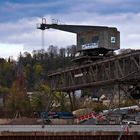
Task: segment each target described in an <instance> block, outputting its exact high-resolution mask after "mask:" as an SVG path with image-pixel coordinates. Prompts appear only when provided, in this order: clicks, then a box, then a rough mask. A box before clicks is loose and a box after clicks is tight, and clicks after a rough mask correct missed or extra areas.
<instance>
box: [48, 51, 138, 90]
mask: <svg viewBox="0 0 140 140" xmlns="http://www.w3.org/2000/svg"><path fill="white" fill-rule="evenodd" d="M139 70H140V50H137V51H133V52H131V53H126V54H120V55H116V56H112V57H108V58H105V59H101V60H98V61H95V62H93V63H90V64H85V65H80V66H73V67H70V68H66V69H62V70H59V71H56V72H54V73H50V74H49V78H50V84H51V88H52V90H57V91H65V92H70V91H75V90H79V89H86V88H93V87H98V86H106V85H114V84H117V83H118V82H121V83H123V82H127V83H129V82H130V83H131V84H136V83H137V82H139V81H140V71H139Z"/></svg>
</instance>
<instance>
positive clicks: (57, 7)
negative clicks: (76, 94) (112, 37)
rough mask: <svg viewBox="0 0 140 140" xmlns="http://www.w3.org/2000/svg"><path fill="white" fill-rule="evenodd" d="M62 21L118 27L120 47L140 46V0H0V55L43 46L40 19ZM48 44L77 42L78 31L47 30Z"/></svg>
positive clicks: (29, 50)
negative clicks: (39, 25) (39, 28)
mask: <svg viewBox="0 0 140 140" xmlns="http://www.w3.org/2000/svg"><path fill="white" fill-rule="evenodd" d="M42 18H46V20H47V23H50V24H51V23H52V21H53V19H55V20H57V21H58V23H60V24H77V25H79V24H80V25H93V26H94V25H95V26H111V27H117V28H118V30H119V31H120V37H121V42H120V43H121V48H122V49H123V48H131V49H140V0H0V57H4V58H8V57H9V56H10V57H13V58H16V57H17V56H18V55H19V53H20V52H26V51H28V52H32V51H33V50H39V49H41V48H42V43H41V35H42V31H41V30H38V29H37V24H38V23H41V19H42ZM44 37H45V50H47V48H48V46H49V45H57V46H58V47H67V46H69V45H73V44H76V35H75V34H72V33H68V32H63V31H59V30H53V29H49V30H45V36H44Z"/></svg>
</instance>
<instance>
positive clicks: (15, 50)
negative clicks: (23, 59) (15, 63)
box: [0, 43, 23, 59]
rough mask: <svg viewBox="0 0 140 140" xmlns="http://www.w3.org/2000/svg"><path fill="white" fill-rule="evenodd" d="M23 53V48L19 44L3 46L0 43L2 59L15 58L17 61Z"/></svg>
mask: <svg viewBox="0 0 140 140" xmlns="http://www.w3.org/2000/svg"><path fill="white" fill-rule="evenodd" d="M20 52H23V46H22V45H20V44H18V45H15V44H2V43H0V57H1V58H8V57H13V58H14V59H17V56H18V55H19V54H20Z"/></svg>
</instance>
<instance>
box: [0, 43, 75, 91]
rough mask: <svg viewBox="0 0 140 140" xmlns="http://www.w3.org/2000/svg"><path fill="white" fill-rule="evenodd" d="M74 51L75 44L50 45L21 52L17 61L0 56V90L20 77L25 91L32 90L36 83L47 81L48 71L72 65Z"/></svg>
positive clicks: (36, 85)
mask: <svg viewBox="0 0 140 140" xmlns="http://www.w3.org/2000/svg"><path fill="white" fill-rule="evenodd" d="M75 53H76V47H75V45H72V46H69V47H67V48H60V49H59V48H58V47H56V46H53V45H51V46H49V48H48V50H47V51H44V50H34V51H33V52H32V53H29V52H24V53H21V54H20V55H19V57H18V60H17V61H14V60H12V59H10V58H9V59H8V60H5V59H3V58H1V59H0V90H4V89H5V88H10V87H11V86H12V84H13V82H14V81H16V80H19V79H20V80H21V79H22V80H23V81H24V84H25V87H26V89H27V91H34V90H36V89H37V88H38V85H40V84H42V83H47V82H48V78H47V74H48V72H50V71H54V70H56V69H58V68H64V67H68V66H71V65H73V63H72V62H71V59H72V58H73V57H74V55H75ZM0 92H1V91H0Z"/></svg>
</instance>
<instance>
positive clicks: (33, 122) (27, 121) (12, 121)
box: [0, 117, 41, 125]
mask: <svg viewBox="0 0 140 140" xmlns="http://www.w3.org/2000/svg"><path fill="white" fill-rule="evenodd" d="M0 124H1V125H37V124H41V122H38V121H37V119H35V118H26V117H22V118H15V119H0Z"/></svg>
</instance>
